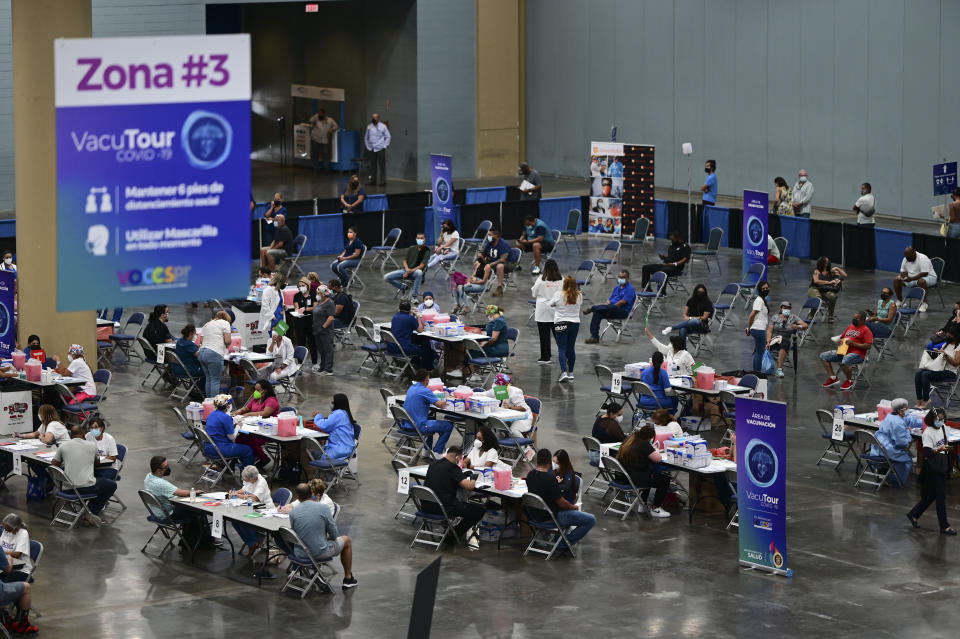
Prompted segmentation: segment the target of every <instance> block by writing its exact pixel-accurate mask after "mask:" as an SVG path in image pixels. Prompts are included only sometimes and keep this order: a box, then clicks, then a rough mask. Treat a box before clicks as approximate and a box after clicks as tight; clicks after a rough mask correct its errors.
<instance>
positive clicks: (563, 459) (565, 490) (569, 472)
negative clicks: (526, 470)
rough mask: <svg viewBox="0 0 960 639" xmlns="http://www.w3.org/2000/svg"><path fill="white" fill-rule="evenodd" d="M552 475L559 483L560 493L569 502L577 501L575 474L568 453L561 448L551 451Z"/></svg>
mask: <svg viewBox="0 0 960 639" xmlns="http://www.w3.org/2000/svg"><path fill="white" fill-rule="evenodd" d="M553 475H554V477H556V478H557V483H558V484H560V494H561V495H563V498H564V499H566V500H567V501H568V502H570V503H571V504H576V503H577V475H576V473H575V472H574V470H573V463H572V462H571V461H570V454H569V453H567V451H565V450H564V449H562V448H558V449H557V451H556V452H555V453H553Z"/></svg>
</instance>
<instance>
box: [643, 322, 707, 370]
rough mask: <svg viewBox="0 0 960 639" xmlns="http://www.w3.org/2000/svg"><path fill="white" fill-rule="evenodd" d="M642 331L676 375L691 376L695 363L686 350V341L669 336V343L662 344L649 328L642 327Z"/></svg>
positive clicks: (675, 336) (678, 337)
mask: <svg viewBox="0 0 960 639" xmlns="http://www.w3.org/2000/svg"><path fill="white" fill-rule="evenodd" d="M643 330H644V331H645V332H646V334H647V338H649V340H650V343H651V344H653V347H654V348H656V349H657V350H658V351H660V352H661V353H663V357H664V360H665V361H666V362H667V364H670V365H672V366H675V367H676V368H677V373H676V374H678V375H693V365H694V364H696V362H695V361H694V359H693V355H691V354H690V351H688V350H687V341H686V340H685V339H683V338H682V337H680V336H679V335H671V336H670V338H669V342H670V343H669V344H664V343H663V342H661V341H660V340H658V339H657V338H656V337H654V335H653V333H651V332H650V328H649V327H647V326H644V327H643Z"/></svg>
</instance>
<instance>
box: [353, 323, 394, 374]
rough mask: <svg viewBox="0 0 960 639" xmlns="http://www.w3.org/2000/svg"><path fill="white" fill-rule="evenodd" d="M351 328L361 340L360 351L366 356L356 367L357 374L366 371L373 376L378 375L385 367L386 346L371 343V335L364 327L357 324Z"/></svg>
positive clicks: (381, 343) (380, 343) (379, 343)
mask: <svg viewBox="0 0 960 639" xmlns="http://www.w3.org/2000/svg"><path fill="white" fill-rule="evenodd" d="M353 328H354V330H355V331H356V332H357V335H359V336H360V339H361V340H363V343H362V344H360V350H361V351H363V352H364V354H365V355H366V357H364V358H363V361H362V362H360V366H358V367H357V374H359V373H361V372H364V371H368V372H370V373H372V374H374V375H379V374H380V371H382V370H384V369H385V368H386V367H387V345H386V344H384V343H383V342H382V341H380V342H375V341H373V334H372V333H370V332H369V331H368V330H367V328H366V327H365V326H361V325H359V324H357V325H356V326H354V327H353Z"/></svg>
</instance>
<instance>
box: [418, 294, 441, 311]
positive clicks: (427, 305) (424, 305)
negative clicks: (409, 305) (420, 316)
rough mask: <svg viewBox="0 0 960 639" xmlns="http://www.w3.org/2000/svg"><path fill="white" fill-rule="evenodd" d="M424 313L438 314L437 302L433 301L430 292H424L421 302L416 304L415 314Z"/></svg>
mask: <svg viewBox="0 0 960 639" xmlns="http://www.w3.org/2000/svg"><path fill="white" fill-rule="evenodd" d="M424 311H434V312H436V313H439V312H440V306H438V305H437V301H436V300H435V299H434V296H433V292H432V291H424V292H423V301H422V302H420V303H419V304H417V312H418V313H423V312H424Z"/></svg>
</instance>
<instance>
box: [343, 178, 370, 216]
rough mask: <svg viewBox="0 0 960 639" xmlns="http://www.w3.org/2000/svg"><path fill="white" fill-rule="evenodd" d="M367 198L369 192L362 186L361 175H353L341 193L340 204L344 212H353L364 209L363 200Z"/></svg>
mask: <svg viewBox="0 0 960 639" xmlns="http://www.w3.org/2000/svg"><path fill="white" fill-rule="evenodd" d="M365 199H367V192H366V191H365V190H364V189H363V187H362V186H360V176H358V175H351V176H350V181H349V182H348V183H347V186H346V188H344V189H343V193H341V194H340V204H341V205H342V206H343V212H344V213H352V212H353V211H354V210H355V209H359V210H361V211H362V210H363V201H364V200H365Z"/></svg>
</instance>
